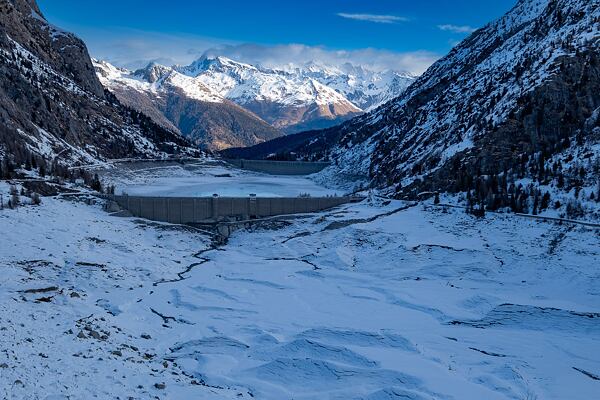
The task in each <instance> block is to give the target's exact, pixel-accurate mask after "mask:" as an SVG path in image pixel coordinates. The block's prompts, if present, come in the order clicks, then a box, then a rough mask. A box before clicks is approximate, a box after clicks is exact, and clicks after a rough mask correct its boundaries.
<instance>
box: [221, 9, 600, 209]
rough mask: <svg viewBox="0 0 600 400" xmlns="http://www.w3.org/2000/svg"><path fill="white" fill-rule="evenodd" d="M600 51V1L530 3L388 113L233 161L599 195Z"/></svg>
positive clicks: (410, 182) (401, 184)
mask: <svg viewBox="0 0 600 400" xmlns="http://www.w3.org/2000/svg"><path fill="white" fill-rule="evenodd" d="M599 55H600V3H599V1H598V0H520V1H518V2H517V4H516V5H515V6H514V8H512V9H511V10H510V11H509V12H508V13H507V14H506V15H504V16H503V17H501V18H499V19H498V20H496V21H493V22H491V23H489V24H488V25H486V26H484V27H483V28H481V29H479V30H477V31H476V32H474V33H473V34H471V35H470V36H469V37H468V38H467V39H465V40H464V41H463V42H461V43H460V44H459V45H457V46H456V47H455V48H454V49H452V51H451V52H450V53H449V54H448V55H447V56H445V57H443V58H442V59H440V60H439V61H437V62H436V63H435V64H434V65H432V66H431V67H430V68H429V69H428V70H427V71H426V72H425V73H424V74H423V75H422V76H421V77H419V78H418V79H417V80H416V81H415V82H414V83H413V84H412V85H411V86H410V87H409V88H408V89H407V90H406V91H405V92H404V93H403V94H401V95H400V96H399V97H397V98H396V99H394V100H391V101H390V102H388V103H386V104H385V105H384V106H382V107H380V108H378V109H376V110H374V111H372V112H370V113H367V114H364V115H362V116H359V117H357V118H354V119H352V120H351V121H349V122H346V123H344V124H342V125H340V126H338V127H334V128H331V129H326V130H321V131H314V132H306V133H302V134H299V135H292V136H288V137H285V138H280V139H277V140H274V141H273V142H269V143H265V144H263V145H258V146H255V147H253V148H249V149H234V150H231V151H229V152H225V154H227V155H228V156H236V157H247V158H252V157H269V156H271V157H275V156H278V157H284V158H285V157H293V158H304V159H330V160H332V161H333V163H334V166H333V167H332V168H331V169H330V170H329V171H328V172H327V174H328V177H329V178H330V179H333V180H335V179H337V178H339V177H340V176H343V175H346V176H351V177H357V176H358V177H363V179H364V181H365V182H366V183H367V184H368V185H370V186H371V187H377V188H380V189H383V190H384V191H385V192H386V193H388V194H390V195H393V196H397V197H398V196H399V197H403V196H411V197H414V196H416V195H417V194H418V193H421V192H424V191H451V192H467V191H470V190H473V191H477V192H478V197H479V201H483V200H484V199H485V198H487V200H488V202H494V201H495V200H494V199H496V198H497V197H499V196H502V199H503V200H502V201H501V202H500V204H502V205H505V203H507V202H512V201H513V200H514V197H519V196H520V194H519V193H517V192H518V190H517V189H518V188H519V184H521V185H522V186H523V185H525V184H527V182H533V183H535V184H536V185H537V186H536V187H539V189H536V190H535V192H536V193H535V194H534V195H535V196H538V195H539V194H538V193H537V190H548V191H551V190H552V189H557V188H558V189H562V190H563V191H568V190H573V191H575V192H572V193H576V194H579V191H580V190H581V189H586V192H587V194H588V195H589V194H590V192H591V191H596V190H597V189H596V187H595V185H596V184H597V182H598V177H599V175H600V126H599V124H600V95H599V93H600V56H599ZM523 179H525V180H524V181H523ZM513 186H516V187H517V189H515V188H514V187H513ZM490 191H491V192H492V193H491V194H490V193H487V192H490ZM511 191H512V193H511ZM483 192H485V193H483ZM511 196H513V198H512V199H511ZM596 196H597V195H596ZM482 197H483V198H484V199H482ZM517 208H518V207H517Z"/></svg>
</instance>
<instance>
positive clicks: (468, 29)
mask: <svg viewBox="0 0 600 400" xmlns="http://www.w3.org/2000/svg"><path fill="white" fill-rule="evenodd" d="M438 28H439V29H441V30H443V31H448V32H454V33H472V32H475V31H476V30H477V29H476V28H473V27H472V26H469V25H452V24H444V25H438Z"/></svg>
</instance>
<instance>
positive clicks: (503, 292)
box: [0, 166, 600, 400]
mask: <svg viewBox="0 0 600 400" xmlns="http://www.w3.org/2000/svg"><path fill="white" fill-rule="evenodd" d="M142 168H143V170H142V171H139V172H138V173H135V174H132V175H134V176H135V178H136V179H137V180H140V181H145V182H147V183H148V184H155V183H157V182H163V183H165V184H166V186H165V188H166V187H169V185H171V182H169V180H168V179H167V176H171V177H173V178H177V177H178V176H185V177H188V178H190V176H189V171H185V170H183V169H182V167H179V169H180V171H179V172H178V171H177V169H178V168H177V167H169V168H165V169H162V170H161V169H156V168H146V166H144V167H142ZM206 172H207V173H209V174H210V173H211V172H212V171H210V170H208V171H206ZM227 172H230V173H231V174H233V175H235V171H230V170H229V171H227ZM204 176H205V175H204V174H198V175H197V178H198V182H201V181H202V180H203V179H204ZM124 183H127V182H124ZM170 187H173V186H170ZM0 193H2V194H4V196H5V198H6V197H7V195H8V185H6V184H4V183H0ZM410 205H411V204H410V203H408V204H407V203H404V202H401V201H391V202H386V203H385V204H381V203H380V202H377V201H372V202H368V201H365V202H363V203H361V204H352V205H348V206H344V207H342V208H340V209H336V210H332V211H329V212H324V213H320V214H318V215H315V216H307V217H305V218H301V219H293V220H290V221H266V222H264V223H263V225H261V224H260V223H257V225H254V229H249V230H241V231H238V232H237V233H235V234H234V236H233V237H231V238H230V240H229V242H228V243H227V244H225V245H221V246H218V247H216V246H215V245H214V243H211V238H210V235H207V234H206V232H204V231H200V230H196V229H192V228H190V227H183V226H176V225H168V224H156V223H150V222H148V221H142V220H139V219H136V218H119V217H115V216H111V215H109V214H108V213H106V212H104V211H102V209H101V207H100V205H99V204H97V205H92V206H90V205H86V204H85V202H83V201H76V200H75V199H74V200H68V198H66V197H55V198H44V199H42V205H41V206H39V207H34V206H24V207H21V208H19V209H18V210H9V209H6V208H5V209H4V210H0V229H2V231H4V232H10V234H7V235H5V237H4V238H3V240H2V241H0V273H1V274H2V275H1V276H2V284H1V285H0V348H1V349H2V351H0V376H1V377H2V379H0V398H6V399H67V398H68V399H88V398H94V397H95V398H103V399H105V398H106V399H116V398H121V399H123V398H129V397H132V398H135V399H144V400H145V399H156V398H161V399H246V400H251V399H260V400H281V399H303V400H313V399H314V400H317V399H318V400H339V399H345V400H346V399H348V400H359V399H362V400H365V399H368V400H389V399H407V400H434V399H435V400H439V399H445V400H482V399H486V400H487V399H489V400H516V399H528V400H533V399H538V400H542V399H543V400H565V399H568V400H591V399H595V398H596V397H597V393H598V380H597V379H598V376H599V375H600V359H599V358H598V356H597V354H598V353H599V352H600V298H599V297H600V293H599V292H598V287H599V284H600V277H599V275H598V271H597V268H595V266H596V264H597V263H598V259H599V257H600V249H599V247H598V240H599V237H598V233H597V231H595V230H594V229H593V228H586V227H581V226H572V225H565V224H563V225H558V224H549V223H540V222H537V221H532V220H529V219H524V218H520V217H518V216H514V215H493V216H490V217H488V218H486V219H477V218H473V217H471V216H469V215H466V214H465V213H464V212H463V211H462V210H457V209H452V208H451V209H448V210H444V209H440V208H434V207H424V206H421V205H419V206H416V207H410ZM58 383H60V384H58Z"/></svg>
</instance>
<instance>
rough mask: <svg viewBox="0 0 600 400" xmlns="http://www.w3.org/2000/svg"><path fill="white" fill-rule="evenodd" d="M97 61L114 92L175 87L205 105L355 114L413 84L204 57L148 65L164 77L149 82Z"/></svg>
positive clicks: (389, 77) (359, 72)
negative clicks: (268, 106)
mask: <svg viewBox="0 0 600 400" xmlns="http://www.w3.org/2000/svg"><path fill="white" fill-rule="evenodd" d="M94 61H95V65H96V68H97V69H98V70H99V74H98V75H99V77H100V79H101V81H102V83H103V84H104V85H105V86H107V87H109V88H110V87H115V86H118V85H125V86H129V87H132V88H134V89H136V90H138V91H150V92H153V93H159V92H160V90H161V89H162V88H165V87H169V86H172V87H176V88H180V89H182V90H184V92H185V93H186V94H187V95H188V96H189V97H192V98H196V99H198V100H203V101H212V102H222V101H224V99H227V100H231V101H233V102H235V103H237V104H239V105H241V106H245V105H248V104H250V103H253V102H256V101H260V102H265V101H266V102H272V103H275V104H280V105H286V106H296V107H304V106H307V105H311V104H316V105H317V106H321V107H327V106H330V105H337V106H341V107H343V108H344V109H345V110H346V112H354V113H358V112H361V111H363V109H372V108H375V107H377V106H379V105H381V104H383V103H384V102H386V101H388V100H391V99H392V98H394V97H396V96H398V95H399V94H400V93H402V92H403V91H404V90H405V89H406V88H407V87H408V85H409V84H410V83H412V81H413V80H414V77H413V76H411V75H409V74H406V73H401V72H396V71H377V72H376V71H370V70H368V69H367V68H365V67H359V66H351V65H348V66H347V68H346V70H341V69H339V68H336V67H332V66H328V65H322V64H319V63H316V62H313V63H309V64H307V65H294V64H290V65H286V66H282V67H277V68H266V67H262V66H260V65H258V66H254V65H250V64H246V63H241V62H237V61H234V60H231V59H229V58H227V57H223V56H217V57H206V56H204V57H201V58H200V59H198V60H196V61H195V62H194V63H192V64H191V65H189V66H184V67H180V66H173V67H164V66H160V65H149V66H148V67H147V68H146V69H145V70H149V69H150V68H156V69H157V74H158V75H159V76H161V79H159V80H157V81H156V82H148V81H147V80H146V79H144V78H142V77H140V75H139V72H140V71H137V72H136V73H133V72H131V71H127V70H123V69H120V68H117V67H114V66H112V65H110V64H109V63H107V62H106V61H97V60H94Z"/></svg>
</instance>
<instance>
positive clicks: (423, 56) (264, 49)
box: [205, 44, 440, 75]
mask: <svg viewBox="0 0 600 400" xmlns="http://www.w3.org/2000/svg"><path fill="white" fill-rule="evenodd" d="M205 55H208V56H219V55H220V56H225V57H228V58H231V59H233V60H237V61H241V62H245V63H249V64H260V65H263V66H265V67H270V68H274V67H285V66H286V65H287V64H291V63H293V64H304V63H308V62H317V63H323V64H327V65H332V66H336V67H341V68H345V67H347V66H348V65H353V66H363V67H367V68H369V69H372V70H375V71H382V70H394V71H402V72H408V73H411V74H414V75H420V74H422V73H423V72H425V70H426V69H427V68H428V67H429V66H430V65H431V64H433V63H434V62H435V61H436V60H437V59H438V58H439V57H440V56H439V55H438V54H435V53H432V52H428V51H415V52H404V53H398V52H393V51H388V50H380V49H373V48H366V49H356V50H335V49H328V48H326V47H320V46H306V45H303V44H285V45H276V46H265V45H257V44H241V45H226V46H218V47H216V48H212V49H209V50H207V51H206V52H205Z"/></svg>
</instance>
